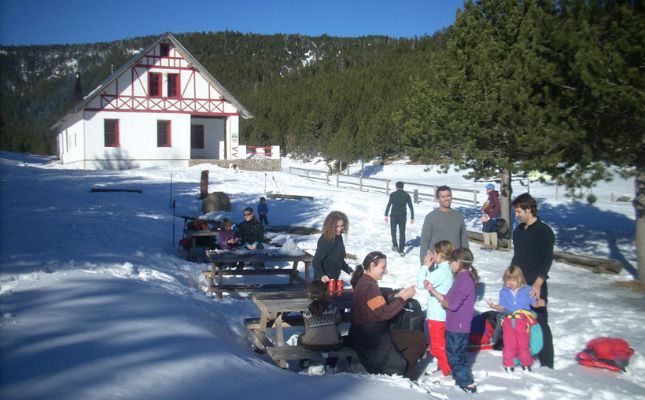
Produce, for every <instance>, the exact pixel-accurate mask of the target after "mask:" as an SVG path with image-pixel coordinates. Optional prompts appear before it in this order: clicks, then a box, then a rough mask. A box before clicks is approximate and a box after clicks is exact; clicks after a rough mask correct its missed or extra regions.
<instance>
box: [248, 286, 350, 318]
mask: <svg viewBox="0 0 645 400" xmlns="http://www.w3.org/2000/svg"><path fill="white" fill-rule="evenodd" d="M250 298H251V301H253V302H254V303H255V304H256V305H258V306H259V307H260V308H261V309H265V310H266V311H268V312H288V311H304V310H305V309H306V308H307V306H308V305H309V304H310V303H311V300H310V299H309V297H308V296H307V292H306V291H302V290H301V291H289V290H287V291H271V292H257V293H253V294H251V296H250ZM329 301H330V303H331V304H335V305H337V306H338V307H339V308H343V309H346V308H351V306H352V289H345V290H343V291H342V292H339V293H336V294H335V295H333V296H331V297H329Z"/></svg>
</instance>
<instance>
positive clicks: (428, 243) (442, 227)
mask: <svg viewBox="0 0 645 400" xmlns="http://www.w3.org/2000/svg"><path fill="white" fill-rule="evenodd" d="M437 200H438V201H439V208H437V209H435V210H434V211H432V212H430V213H429V214H428V215H426V219H425V220H424V221H423V228H422V229H421V247H420V249H419V260H420V263H421V264H423V259H424V257H425V255H426V252H427V251H428V250H434V245H435V243H437V242H438V241H440V240H448V241H450V243H452V245H453V246H454V248H455V249H459V248H468V234H467V232H466V223H465V222H464V216H463V214H462V213H460V212H459V211H456V210H453V209H452V208H450V206H451V205H452V190H450V188H449V187H448V186H439V187H438V188H437Z"/></svg>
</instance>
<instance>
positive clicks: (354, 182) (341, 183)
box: [289, 167, 479, 207]
mask: <svg viewBox="0 0 645 400" xmlns="http://www.w3.org/2000/svg"><path fill="white" fill-rule="evenodd" d="M289 173H290V174H291V175H297V176H302V177H305V178H307V179H309V180H312V181H320V182H325V184H327V185H329V186H336V187H351V188H357V189H358V190H360V191H367V190H371V189H372V190H375V191H380V192H383V193H385V194H386V195H388V196H389V194H390V191H392V190H395V188H394V183H393V182H392V180H391V179H382V178H365V177H362V176H353V175H342V174H335V175H332V174H329V173H328V172H327V171H320V170H315V169H307V168H300V167H289ZM402 182H403V183H404V185H405V188H406V191H408V192H411V193H412V197H413V201H414V202H415V203H418V202H419V200H420V199H426V200H432V201H434V200H435V197H436V196H435V192H436V190H437V187H438V186H439V185H428V184H424V183H418V182H408V181H402ZM450 189H451V190H452V200H453V201H454V202H456V203H461V204H467V205H472V206H473V207H478V206H479V204H478V202H477V192H478V191H477V190H474V189H461V188H457V187H453V186H451V187H450Z"/></svg>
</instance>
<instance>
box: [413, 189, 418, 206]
mask: <svg viewBox="0 0 645 400" xmlns="http://www.w3.org/2000/svg"><path fill="white" fill-rule="evenodd" d="M412 196H413V197H414V203H415V204H418V203H419V189H414V192H413V194H412Z"/></svg>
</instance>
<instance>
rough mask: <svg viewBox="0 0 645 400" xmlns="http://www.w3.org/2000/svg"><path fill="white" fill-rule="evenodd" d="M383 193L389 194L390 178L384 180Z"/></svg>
mask: <svg viewBox="0 0 645 400" xmlns="http://www.w3.org/2000/svg"><path fill="white" fill-rule="evenodd" d="M385 195H386V196H389V195H390V180H389V179H386V180H385Z"/></svg>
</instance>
